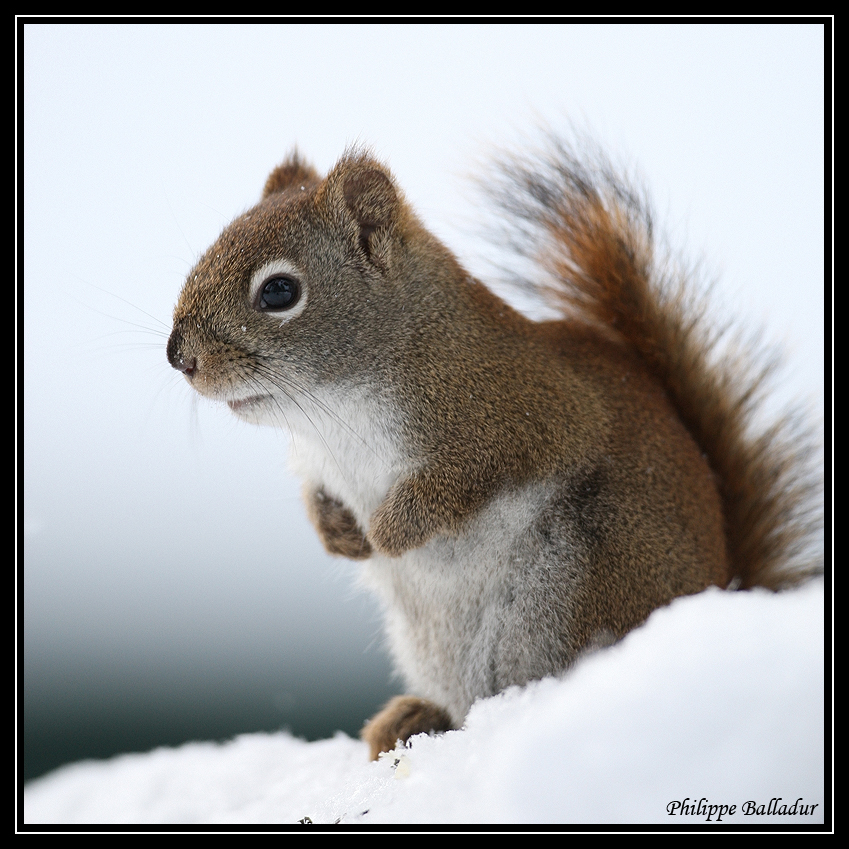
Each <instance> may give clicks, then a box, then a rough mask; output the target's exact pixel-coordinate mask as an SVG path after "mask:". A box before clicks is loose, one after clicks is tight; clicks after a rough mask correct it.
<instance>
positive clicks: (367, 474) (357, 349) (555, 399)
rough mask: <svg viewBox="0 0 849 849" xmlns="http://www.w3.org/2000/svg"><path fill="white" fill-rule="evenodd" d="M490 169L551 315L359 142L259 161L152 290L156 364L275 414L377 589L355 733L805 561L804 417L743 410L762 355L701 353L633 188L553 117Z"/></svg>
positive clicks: (321, 512)
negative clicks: (432, 217) (453, 240)
mask: <svg viewBox="0 0 849 849" xmlns="http://www.w3.org/2000/svg"><path fill="white" fill-rule="evenodd" d="M491 189H492V194H493V195H494V197H495V198H496V199H497V201H498V202H499V204H500V205H501V207H502V208H503V209H504V210H505V211H506V212H507V213H508V214H509V216H510V220H509V223H508V225H507V226H508V228H509V231H510V233H511V237H510V239H509V241H510V242H511V243H512V244H513V246H514V247H515V248H516V249H517V250H519V251H520V253H523V254H525V255H526V256H529V257H531V258H532V259H533V260H534V261H535V263H536V267H537V268H538V270H539V279H538V280H532V281H527V282H526V285H529V286H531V287H533V288H536V289H538V290H540V291H545V292H548V293H549V294H551V295H553V297H554V298H555V301H556V303H557V304H558V305H559V309H560V312H561V315H562V317H561V318H560V319H558V320H555V321H546V322H536V321H532V320H531V319H529V318H527V317H526V316H524V315H522V314H521V313H519V312H518V311H516V310H514V309H513V308H511V307H510V306H509V305H508V304H506V303H505V302H504V301H502V300H501V299H500V298H498V297H497V296H496V295H495V294H494V293H493V292H492V291H491V290H490V289H489V288H488V287H486V286H484V285H483V284H482V283H480V282H479V281H477V280H475V279H474V278H473V277H471V275H469V274H468V273H467V272H466V271H465V270H464V269H463V267H462V266H461V265H460V263H459V262H458V261H457V259H456V258H455V257H454V255H453V254H452V253H451V252H450V251H449V250H448V249H447V248H446V247H445V246H444V245H442V243H441V242H439V240H437V239H436V238H435V237H434V236H433V235H431V234H430V233H429V232H428V231H427V229H426V228H425V227H424V226H423V224H422V223H421V221H420V220H419V219H418V218H417V216H416V215H415V213H414V212H413V210H412V208H411V207H410V205H409V204H408V203H407V202H406V200H405V199H404V197H403V195H402V193H401V191H400V189H399V188H398V187H397V185H396V183H395V181H394V178H393V177H392V175H391V173H390V172H389V171H388V169H387V168H386V167H385V166H384V165H382V164H381V163H379V162H377V161H376V160H375V159H374V158H373V157H371V156H370V155H368V154H367V153H364V152H362V151H350V152H349V153H348V154H346V155H345V156H343V157H342V159H340V160H339V162H338V163H337V164H336V165H335V166H334V168H333V169H331V171H330V172H329V173H328V174H327V176H326V177H321V175H319V174H318V173H317V172H316V171H315V169H313V168H312V167H311V166H309V165H307V164H306V163H305V162H304V161H303V160H302V159H301V158H300V157H299V156H298V155H293V156H291V157H290V158H289V159H288V160H286V161H285V162H284V163H283V164H282V165H281V166H279V167H278V168H277V169H275V170H274V171H273V172H272V174H271V175H270V177H269V178H268V181H267V182H266V185H265V189H264V192H263V196H262V199H261V201H260V202H259V203H258V204H257V205H256V206H255V207H253V208H252V209H251V210H249V211H248V212H247V213H245V214H243V215H241V216H239V217H238V218H237V219H235V220H234V221H233V222H232V223H231V224H230V225H229V226H228V227H227V228H226V229H225V230H224V232H223V233H222V234H221V236H220V237H219V239H218V240H217V241H216V242H215V243H214V244H213V245H212V246H211V247H210V249H209V250H208V251H207V252H206V254H205V255H204V256H203V257H202V258H201V259H200V260H199V262H198V263H197V264H196V266H195V267H194V269H192V271H191V272H190V274H189V276H188V279H187V280H186V283H185V286H184V288H183V291H182V293H181V295H180V299H179V302H178V304H177V307H176V309H175V312H174V328H173V331H172V334H171V337H170V338H169V341H168V350H167V353H168V359H169V362H170V363H171V365H172V366H173V367H174V368H175V369H178V370H179V371H180V372H182V373H183V374H184V375H185V377H186V378H187V379H188V380H189V382H190V383H191V385H192V386H193V387H194V388H195V389H197V390H198V391H199V392H200V393H201V394H203V395H205V396H207V397H210V398H212V399H215V400H219V401H224V402H226V403H227V404H228V405H229V406H230V409H231V410H232V411H233V413H234V414H236V415H237V416H239V417H240V418H242V419H244V420H246V421H250V422H254V423H257V424H267V425H271V426H276V427H284V428H286V429H288V430H289V431H290V433H291V435H292V441H293V452H292V453H293V459H294V460H295V462H296V464H297V469H298V472H299V474H300V475H301V477H302V478H303V480H304V496H305V501H306V506H307V512H308V514H309V516H310V519H311V520H312V522H313V524H314V525H315V528H316V530H317V531H318V534H319V537H320V538H321V540H322V541H323V543H324V545H325V547H326V548H327V550H328V551H330V552H331V553H333V554H338V555H342V556H345V557H348V558H350V559H354V560H362V561H364V564H363V569H362V576H363V580H364V581H365V582H366V583H367V584H368V585H369V586H370V587H371V588H372V589H373V590H374V591H375V592H376V593H377V594H378V595H379V597H380V598H381V599H382V601H383V604H384V608H385V615H386V631H387V636H388V639H389V644H390V648H391V650H392V653H393V655H394V658H395V661H396V664H397V666H398V668H399V671H400V672H401V673H402V674H403V676H404V678H405V680H406V682H407V685H408V687H409V688H410V690H411V691H412V692H413V693H414V695H413V696H409V697H403V698H399V699H396V700H393V702H391V703H390V704H389V705H388V706H387V707H386V708H385V709H384V711H382V712H381V713H380V714H378V715H377V716H376V717H375V718H374V719H373V720H372V721H371V722H370V723H369V724H368V725H367V726H366V728H365V730H364V736H365V738H366V739H367V740H368V741H369V743H370V745H371V751H372V756H373V757H376V756H377V753H378V752H379V751H383V750H386V749H391V748H393V747H394V745H395V742H396V740H397V739H402V740H405V739H407V737H409V736H410V735H411V734H414V733H417V732H419V731H431V730H440V729H446V728H452V727H459V725H460V724H461V723H462V721H463V719H464V717H465V714H466V711H467V710H468V708H469V706H470V705H471V704H472V703H473V702H474V701H475V699H477V698H480V697H482V696H487V695H491V694H493V693H497V692H499V691H500V690H502V689H504V688H505V687H507V686H510V685H512V684H524V683H526V682H527V681H529V680H532V679H534V678H540V677H543V676H545V675H550V674H557V673H559V672H562V671H563V670H565V669H567V668H568V667H569V666H570V665H572V664H573V663H574V662H575V661H576V659H577V658H578V657H579V656H580V654H581V653H582V652H584V651H586V650H588V649H591V648H593V647H596V646H600V645H604V644H606V643H609V642H611V641H614V640H616V639H619V638H621V637H622V636H623V635H624V634H626V633H627V632H628V631H629V630H630V629H632V628H634V627H636V626H637V625H639V624H640V623H641V622H643V621H644V620H645V619H646V618H647V617H648V616H649V615H650V613H651V612H652V611H653V610H654V609H656V608H657V607H659V606H661V605H664V604H667V603H669V602H670V601H671V600H672V599H674V598H676V597H677V596H681V595H685V594H690V593H696V592H699V591H701V590H703V589H705V588H706V587H708V586H711V585H715V586H720V587H723V588H726V587H728V588H747V587H752V586H765V587H769V588H771V589H779V588H782V587H785V586H790V585H792V584H793V583H795V582H797V581H800V580H803V579H804V578H805V577H807V576H809V575H812V574H815V573H816V572H817V571H818V570H819V568H820V567H819V565H818V564H817V563H816V562H815V561H814V562H811V563H807V562H805V561H804V560H803V559H802V552H804V551H806V546H807V545H808V543H809V540H810V537H811V534H812V531H813V530H814V529H815V527H816V525H817V514H816V511H815V509H814V508H813V507H812V505H813V504H814V503H815V494H816V482H815V476H814V475H813V473H812V471H811V462H810V461H811V459H812V457H813V449H810V448H807V447H806V446H808V445H810V444H811V442H810V440H806V439H805V438H803V437H799V435H798V431H797V430H794V426H793V419H792V418H791V419H787V420H784V421H781V422H779V423H778V424H776V425H775V426H774V427H772V428H771V429H767V430H766V431H764V433H763V434H762V435H753V433H752V429H753V419H754V416H755V414H756V413H757V411H758V402H759V399H760V397H761V393H762V391H763V389H764V387H765V381H766V380H767V377H768V376H769V372H770V370H771V368H772V366H771V364H770V363H769V362H766V364H765V365H763V366H761V365H759V363H763V362H764V358H763V357H762V356H759V355H758V354H757V352H755V351H753V350H749V349H746V348H745V346H743V347H741V346H740V345H738V346H736V347H732V348H730V350H731V351H732V353H731V354H722V353H721V343H722V342H723V341H724V340H725V338H727V336H728V333H727V332H726V333H725V335H723V333H722V332H721V331H720V330H718V329H717V328H716V326H715V325H714V324H713V323H712V322H711V319H710V316H709V314H708V313H709V309H708V306H707V302H706V301H705V300H704V298H703V297H702V295H701V294H700V293H699V292H698V291H697V290H696V289H695V287H694V284H693V282H692V279H691V278H692V276H691V275H689V274H687V273H685V272H682V271H670V270H668V269H669V268H671V266H670V265H668V264H667V263H665V262H664V261H662V260H659V259H658V258H657V257H656V256H655V248H654V242H653V230H652V219H651V214H650V212H649V210H648V205H647V204H646V202H645V201H644V200H643V199H642V198H641V196H640V195H639V194H638V193H637V192H636V191H635V190H634V189H632V188H631V187H630V186H629V185H627V183H625V182H624V181H623V180H621V179H620V178H618V177H617V176H616V174H615V173H614V171H613V169H612V168H611V167H610V166H609V164H608V163H607V161H606V160H605V159H604V157H602V156H601V155H598V154H596V155H595V156H583V157H578V156H577V155H576V154H575V153H574V152H573V151H572V150H571V149H570V148H568V147H567V146H566V145H564V144H562V143H560V142H558V141H556V140H554V141H553V142H552V145H551V148H550V151H549V153H548V154H546V155H542V156H540V157H538V158H537V159H525V160H520V159H516V160H511V161H508V162H506V163H505V164H504V165H503V167H502V169H501V176H500V178H499V179H497V180H495V181H493V182H492V184H491ZM741 352H742V353H741Z"/></svg>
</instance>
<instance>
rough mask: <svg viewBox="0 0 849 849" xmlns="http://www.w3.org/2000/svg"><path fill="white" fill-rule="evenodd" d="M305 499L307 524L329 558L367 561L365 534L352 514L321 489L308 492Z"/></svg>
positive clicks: (370, 552)
mask: <svg viewBox="0 0 849 849" xmlns="http://www.w3.org/2000/svg"><path fill="white" fill-rule="evenodd" d="M305 499H306V502H307V513H308V514H309V517H310V521H312V523H313V525H315V529H316V530H317V531H318V535H319V537H320V538H321V541H322V542H323V543H324V547H325V548H326V549H327V551H328V552H330V554H339V555H341V556H342V557H348V558H349V559H351V560H366V559H368V558H369V557H371V555H372V548H371V545H370V543H369V541H368V539H366V535H365V533H364V532H363V531H362V529H361V528H360V526H359V525H358V524H357V520H356V518H355V517H354V514H353V513H351V511H350V510H349V509H348V508H347V507H346V506H345V505H344V504H343V503H342V502H341V501H339V500H338V499H336V498H332V497H331V496H329V495H328V494H327V493H326V492H325V491H324V490H323V489H316V490H310V491H308V492H307V493H306V495H305Z"/></svg>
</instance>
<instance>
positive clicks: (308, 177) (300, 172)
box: [262, 150, 321, 200]
mask: <svg viewBox="0 0 849 849" xmlns="http://www.w3.org/2000/svg"><path fill="white" fill-rule="evenodd" d="M320 180H321V177H319V175H318V172H317V171H316V170H315V168H313V167H312V165H310V164H309V163H307V162H305V161H304V160H303V159H301V155H300V154H299V153H298V151H297V150H293V151H292V153H291V154H289V157H288V159H286V161H285V162H283V163H281V164H280V165H278V166H277V167H276V168H275V169H274V170H273V171H272V172H271V174H269V175H268V179H267V180H266V181H265V188H264V189H263V190H262V199H263V200H265V199H266V198H267V197H268V196H269V195H273V194H276V193H277V192H282V191H284V190H286V189H289V188H292V187H293V186H297V187H299V188H300V187H301V186H307V185H315V184H316V183H318V182H319V181H320Z"/></svg>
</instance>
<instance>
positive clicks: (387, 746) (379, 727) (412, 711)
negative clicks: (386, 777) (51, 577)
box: [360, 696, 454, 761]
mask: <svg viewBox="0 0 849 849" xmlns="http://www.w3.org/2000/svg"><path fill="white" fill-rule="evenodd" d="M452 728H454V723H453V721H452V720H451V717H450V716H449V715H448V713H447V712H446V711H444V710H443V709H442V708H441V707H439V706H438V705H435V704H434V703H433V702H429V701H427V699H420V698H418V697H417V696H395V697H394V698H392V699H390V700H389V701H388V702H387V703H386V705H385V706H384V707H383V709H382V710H381V711H380V712H379V713H377V714H375V715H374V716H373V717H372V718H371V719H370V720H369V721H368V722H367V723H366V724H365V726H364V727H363V730H362V731H361V732H360V737H361V738H362V739H363V740H365V742H366V743H368V744H369V757H370V759H371V760H373V761H376V760H377V759H378V757H379V755H380V753H381V752H391V751H392V750H393V749H394V748H395V747H396V746H397V745H398V742H399V741H400V742H401V743H406V742H407V740H408V739H409V738H410V737H412V736H413V735H414V734H422V733H426V734H432V733H437V732H441V731H450V730H451V729H452Z"/></svg>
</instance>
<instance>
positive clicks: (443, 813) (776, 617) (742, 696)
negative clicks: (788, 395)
mask: <svg viewBox="0 0 849 849" xmlns="http://www.w3.org/2000/svg"><path fill="white" fill-rule="evenodd" d="M824 599H825V594H824V585H823V581H822V580H818V581H814V582H811V583H810V584H808V585H807V586H805V587H802V588H801V589H799V590H795V591H791V592H785V593H781V594H772V593H769V592H767V591H763V590H754V591H750V592H739V593H733V592H723V591H721V590H708V591H706V592H704V593H701V594H700V595H698V596H692V597H688V598H682V599H678V600H677V601H675V602H674V603H673V604H672V605H670V606H669V607H667V608H664V609H661V610H658V611H656V612H655V613H654V614H653V615H652V616H651V618H650V619H649V620H648V622H647V623H646V624H645V625H644V626H643V627H641V628H639V629H637V630H636V631H634V632H632V633H631V634H630V635H629V636H628V637H626V638H625V639H624V640H623V641H621V642H620V643H619V644H617V645H615V646H613V647H611V648H608V649H604V650H602V651H599V652H597V653H595V654H593V655H591V656H589V657H586V658H585V659H584V660H583V661H582V662H581V663H580V664H579V665H578V666H577V667H576V668H574V669H573V670H572V671H571V672H569V673H568V674H566V675H564V676H563V677H562V678H560V679H546V680H543V681H539V682H535V683H533V684H531V685H529V686H527V687H525V688H523V689H519V688H512V689H510V690H508V691H506V692H504V693H502V694H500V695H498V696H495V697H493V698H489V699H485V700H482V701H479V702H478V703H477V704H475V705H474V707H473V708H472V710H471V711H470V713H469V715H468V717H467V722H466V726H465V727H464V728H463V729H462V730H460V731H454V732H449V733H447V734H445V735H444V736H440V737H428V736H425V735H420V736H418V737H415V738H413V740H412V741H411V745H409V746H408V747H407V748H406V749H399V750H396V752H394V753H391V754H389V755H385V756H383V757H382V758H381V760H380V761H378V762H377V763H370V762H368V761H367V754H366V747H365V744H363V743H362V742H360V741H358V740H353V739H351V738H349V737H347V736H345V735H343V734H338V735H337V736H335V737H334V738H332V739H329V740H321V741H318V742H305V741H303V740H298V739H295V738H293V737H292V736H290V735H289V734H286V733H283V732H280V733H274V734H249V735H243V736H240V737H237V738H235V739H234V740H231V741H229V742H226V743H211V742H208V743H189V744H186V745H184V746H180V747H178V748H162V749H157V750H155V751H153V752H149V753H147V754H127V755H121V756H118V757H115V758H112V759H110V760H108V761H100V762H95V761H87V762H83V763H77V764H72V765H69V766H66V767H63V768H61V769H59V770H56V771H55V772H53V773H52V774H50V775H48V776H45V777H43V778H41V779H39V780H37V781H35V782H33V783H31V784H30V785H28V786H27V787H26V788H25V793H24V822H25V823H26V824H27V825H32V824H37V823H60V824H73V823H85V824H95V823H113V824H121V823H123V824H159V825H163V826H167V825H170V824H186V823H189V824H192V823H193V824H260V823H265V824H267V823H274V824H280V825H285V824H296V823H298V822H299V821H301V820H304V819H305V818H309V821H311V822H312V823H315V824H333V823H342V824H346V823H357V824H362V825H363V826H368V825H370V824H378V823H383V824H386V823H389V824H398V825H401V824H424V823H439V824H461V823H473V824H474V823H480V824H483V823H495V824H505V825H506V824H596V823H601V824H611V825H614V824H615V825H622V824H626V825H627V824H639V823H655V824H662V825H666V826H670V825H671V826H676V827H679V828H691V827H693V826H701V825H703V824H704V823H706V822H708V821H709V822H711V823H717V819H718V815H717V813H716V812H715V811H714V813H713V814H711V808H710V806H718V805H726V806H732V805H733V806H736V808H735V809H734V810H733V811H730V810H729V812H727V813H725V814H724V815H722V817H721V823H718V824H717V827H720V828H722V827H724V826H731V827H745V826H750V825H762V824H766V823H772V824H778V825H784V826H788V827H798V826H809V827H814V826H816V825H817V824H822V823H823V822H824V817H825V816H826V812H827V811H828V812H830V811H831V807H830V804H831V803H830V800H828V799H826V798H825V796H824V793H825V790H826V785H825V781H824V778H825V763H826V758H825V751H826V746H825V723H824V711H825V702H824V692H825V690H824V684H825V677H824V672H825V662H824V624H823V623H824ZM829 739H830V737H829ZM829 786H830V785H829ZM776 799H777V800H778V801H775V800H776ZM800 799H801V801H799V802H798V805H797V808H796V810H797V812H796V813H785V814H781V813H780V811H781V810H782V806H786V807H785V808H784V810H791V806H792V805H793V804H794V803H795V802H797V800H800ZM674 802H681V803H683V804H684V805H686V806H688V808H687V809H686V810H687V811H688V813H683V814H682V813H681V810H682V808H680V807H679V808H678V809H677V811H676V812H673V813H672V814H670V813H669V812H668V811H669V810H670V806H671V803H674ZM747 803H754V806H755V810H757V808H759V807H760V806H764V807H763V811H764V813H762V814H761V815H758V813H756V812H755V813H746V808H747ZM689 806H692V807H689ZM804 806H807V811H808V813H807V814H801V813H799V812H798V811H800V810H804V809H805V807H804ZM811 806H814V807H811ZM749 810H751V806H749ZM770 810H773V811H778V813H771V814H770V813H766V812H767V811H770ZM696 811H698V813H696ZM829 816H830V813H829ZM826 821H827V820H826Z"/></svg>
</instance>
